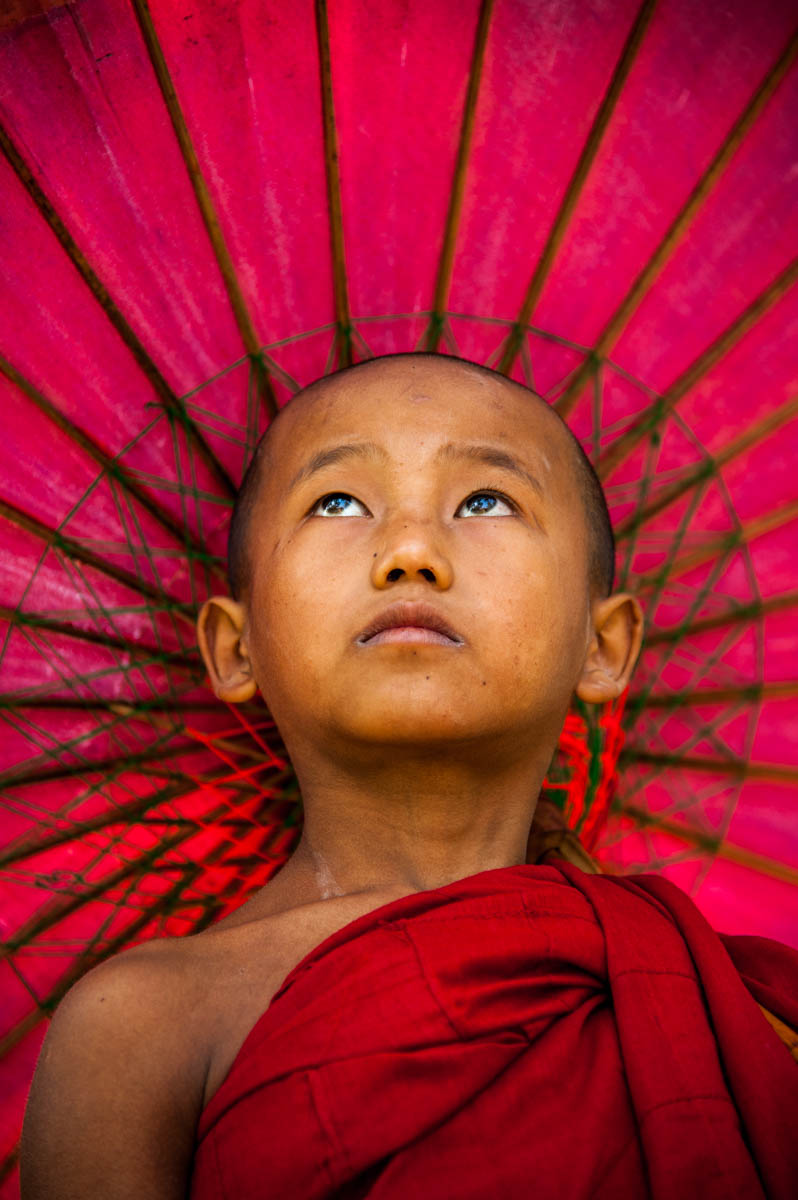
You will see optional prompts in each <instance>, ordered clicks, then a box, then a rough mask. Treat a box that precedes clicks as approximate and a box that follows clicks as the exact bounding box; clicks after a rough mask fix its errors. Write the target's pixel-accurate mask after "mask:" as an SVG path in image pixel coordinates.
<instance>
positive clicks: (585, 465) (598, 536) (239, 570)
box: [227, 352, 615, 600]
mask: <svg viewBox="0 0 798 1200" xmlns="http://www.w3.org/2000/svg"><path fill="white" fill-rule="evenodd" d="M400 360H401V361H404V362H406V363H407V366H408V367H411V366H413V365H414V364H416V363H427V364H429V363H430V362H431V361H432V362H434V364H435V365H436V366H437V365H439V364H440V365H441V366H442V367H443V368H444V369H446V370H448V369H451V371H452V373H453V374H455V373H461V372H465V373H467V374H468V375H471V376H472V377H473V373H474V372H476V373H478V375H480V376H482V377H483V378H484V379H485V380H486V381H490V382H491V383H496V382H500V383H501V384H502V385H503V386H506V387H508V388H512V389H516V390H517V391H518V392H520V393H522V394H523V395H524V396H525V397H526V398H527V399H528V401H529V403H530V404H536V405H542V406H543V407H544V408H545V409H546V411H547V412H548V413H549V414H550V415H551V418H552V420H553V421H554V422H556V423H557V425H558V426H559V429H560V430H561V432H562V436H563V437H564V438H565V440H566V441H567V444H568V446H569V448H570V461H571V463H572V465H573V474H574V480H575V482H576V484H577V488H578V491H579V495H580V497H581V501H582V507H583V509H584V514H585V518H586V524H587V533H588V555H589V562H588V574H589V579H590V584H591V589H592V590H593V592H594V593H595V594H596V595H599V596H608V595H609V594H610V592H611V591H612V586H613V580H614V577H615V539H614V536H613V532H612V524H611V521H610V515H609V511H608V509H607V502H606V499H605V497H604V492H603V489H602V487H601V483H600V482H599V479H598V476H597V475H596V473H595V471H594V469H593V466H592V464H591V462H590V460H589V459H588V457H587V455H586V454H585V452H584V450H583V449H582V446H581V445H580V443H579V441H578V439H577V438H576V437H574V435H573V433H572V432H571V430H570V429H569V428H568V426H567V425H566V424H565V422H564V421H563V420H562V419H561V418H560V417H559V415H558V414H557V413H556V412H555V411H554V409H552V408H551V407H550V406H549V405H548V404H547V403H546V401H545V400H543V399H542V398H541V397H540V396H538V395H537V394H536V393H535V392H533V391H531V390H530V389H529V388H527V387H524V385H523V384H520V383H517V382H516V381H515V380H510V379H507V378H506V376H504V375H500V374H499V373H498V372H496V371H492V370H490V368H488V367H485V366H482V364H480V363H474V362H471V361H469V360H468V359H463V358H458V357H456V356H454V355H441V354H433V353H428V352H417V353H414V354H389V355H384V356H382V357H379V358H372V359H367V360H366V361H365V362H361V363H356V364H355V365H354V366H351V367H346V368H345V369H344V370H342V371H337V372H335V373H334V374H333V375H329V376H324V377H323V378H321V379H318V380H316V381H315V382H314V383H311V384H309V385H308V387H306V388H303V389H302V390H301V391H300V392H298V393H297V394H296V396H294V398H293V399H292V400H291V402H290V403H289V404H288V405H287V406H286V407H285V408H284V409H282V410H281V411H280V413H279V414H278V416H277V417H276V418H275V419H274V420H273V421H272V423H271V425H270V426H269V428H268V429H267V430H266V432H265V433H264V435H263V437H262V438H261V439H260V442H259V443H258V446H257V448H256V450H255V453H254V454H253V456H252V459H251V461H250V464H249V466H248V468H247V471H246V473H245V475H244V478H243V480H242V483H241V487H240V489H239V491H238V495H237V497H236V502H235V505H234V507H233V514H232V518H231V521H230V531H229V536H228V545H227V561H228V578H229V583H230V591H231V593H232V595H233V597H234V598H235V599H236V600H238V599H241V598H242V597H243V596H244V595H245V594H246V592H247V589H248V583H249V576H250V555H249V526H250V520H251V517H252V514H253V511H254V508H255V504H256V501H257V498H258V496H259V494H260V491H261V487H262V485H263V482H264V478H265V475H266V469H267V467H268V463H269V459H270V455H271V452H272V450H273V448H274V444H275V442H276V441H277V438H278V434H279V431H280V429H281V428H282V427H283V426H284V425H285V423H286V421H287V419H289V418H290V417H291V416H293V415H295V414H296V413H297V411H298V410H299V409H301V408H303V407H304V406H305V405H306V404H308V403H311V402H315V400H317V399H320V398H321V396H323V394H324V393H325V391H327V390H328V389H330V388H331V387H338V386H339V384H340V382H341V381H342V380H344V379H349V382H351V376H352V375H353V374H354V373H356V372H371V371H374V370H377V369H379V367H380V364H383V363H394V364H396V363H397V361H400Z"/></svg>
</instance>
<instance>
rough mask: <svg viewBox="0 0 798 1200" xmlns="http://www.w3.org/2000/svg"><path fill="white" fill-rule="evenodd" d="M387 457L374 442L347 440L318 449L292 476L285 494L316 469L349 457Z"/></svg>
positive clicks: (322, 468)
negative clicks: (344, 442)
mask: <svg viewBox="0 0 798 1200" xmlns="http://www.w3.org/2000/svg"><path fill="white" fill-rule="evenodd" d="M387 457H388V455H387V453H386V452H385V450H383V448H382V446H378V445H377V443H376V442H348V443H346V444H344V445H341V446H330V448H329V449H327V450H319V452H318V454H314V455H313V457H312V458H311V459H309V460H308V461H307V462H306V463H305V464H304V466H302V467H300V468H299V470H298V471H297V473H296V475H295V476H294V478H293V479H292V480H291V482H290V483H289V485H288V487H287V489H286V494H287V493H288V492H292V491H293V490H294V488H295V487H298V486H299V484H300V483H304V481H305V480H306V479H310V477H311V475H315V474H316V473H317V471H323V470H324V468H325V467H332V466H334V465H335V464H336V463H339V462H345V461H346V460H347V459H349V458H371V459H374V458H379V459H382V460H384V459H386V458H387Z"/></svg>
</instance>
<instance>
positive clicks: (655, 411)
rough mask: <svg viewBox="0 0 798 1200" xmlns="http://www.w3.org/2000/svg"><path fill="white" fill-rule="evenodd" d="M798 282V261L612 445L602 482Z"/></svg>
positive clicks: (601, 462) (600, 467) (602, 469)
mask: <svg viewBox="0 0 798 1200" xmlns="http://www.w3.org/2000/svg"><path fill="white" fill-rule="evenodd" d="M796 280H798V258H794V259H793V260H792V262H790V263H788V264H787V266H786V267H785V268H784V269H783V270H782V271H780V272H779V274H778V275H777V276H776V278H775V279H773V280H772V281H771V283H769V284H768V286H767V287H766V288H765V289H764V290H763V291H762V292H760V293H759V295H758V296H756V297H755V299H754V300H752V301H751V303H750V304H748V305H747V306H746V307H745V308H744V309H743V311H742V312H741V313H740V314H739V316H737V317H736V318H735V319H734V320H733V321H732V322H731V324H730V325H727V326H726V328H725V329H724V330H723V331H722V332H721V333H719V334H718V336H717V337H716V338H715V340H714V341H713V342H711V343H710V345H709V346H707V348H706V350H704V351H703V352H702V353H701V354H699V356H698V357H697V358H696V359H694V361H693V362H692V363H691V364H690V365H689V366H688V367H687V368H686V369H685V370H684V371H683V372H682V374H681V375H680V376H679V377H678V378H677V379H676V380H675V381H674V382H673V383H672V384H671V385H670V387H669V388H668V389H667V390H666V391H665V392H663V394H662V396H661V397H660V398H659V399H658V400H655V401H654V403H653V404H652V405H651V406H650V408H648V409H647V410H646V411H645V412H644V413H642V415H641V416H640V417H638V419H637V420H636V421H635V422H634V424H633V425H632V426H631V428H629V429H628V430H627V431H626V433H624V434H622V435H621V436H620V437H619V438H618V439H617V440H616V441H614V442H613V443H612V445H611V446H610V448H609V449H608V450H607V451H606V453H605V454H603V455H602V456H601V458H600V459H599V462H598V472H599V475H600V476H601V478H602V479H606V478H608V477H609V476H610V475H611V474H612V472H613V471H616V470H617V469H618V467H619V466H620V465H621V463H623V462H625V461H626V459H627V458H628V457H629V455H630V454H631V453H632V451H633V450H634V448H635V447H636V446H637V444H638V442H639V441H641V439H642V438H644V437H645V436H646V435H647V434H648V433H652V432H653V431H654V430H656V429H657V428H658V427H659V426H660V425H661V424H662V421H663V418H664V417H665V416H666V415H667V414H668V413H669V412H670V410H671V409H672V408H674V407H675V406H676V405H677V404H678V403H679V401H680V400H681V399H682V398H683V397H684V396H686V395H687V393H688V392H689V391H691V389H692V388H694V387H695V385H696V384H697V383H698V381H699V380H700V379H701V378H703V376H704V375H706V374H707V373H708V372H709V371H710V370H711V369H712V368H713V367H714V366H716V365H717V363H719V362H720V360H721V359H722V358H724V357H725V356H726V354H728V353H729V351H730V350H732V349H733V348H734V347H735V346H736V345H737V343H738V342H739V341H740V340H741V339H742V338H743V337H744V336H745V334H746V333H748V331H749V329H751V328H752V327H753V326H754V325H755V324H756V322H757V321H759V320H760V319H761V318H762V317H763V316H764V315H765V313H766V312H767V311H768V310H769V309H770V308H772V307H773V305H774V304H775V303H776V302H777V301H778V300H780V299H781V298H782V296H784V295H786V293H787V291H788V290H789V289H790V288H791V287H792V285H793V284H794V283H795V281H796Z"/></svg>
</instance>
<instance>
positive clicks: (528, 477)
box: [438, 442, 546, 499]
mask: <svg viewBox="0 0 798 1200" xmlns="http://www.w3.org/2000/svg"><path fill="white" fill-rule="evenodd" d="M438 458H445V459H450V460H452V461H456V460H458V459H470V460H471V461H472V462H480V463H485V464H486V465H487V466H489V467H498V468H499V469H500V470H502V471H512V473H513V474H514V475H518V476H519V478H521V479H523V480H524V481H525V482H526V483H528V484H530V485H531V487H533V488H534V490H535V491H536V492H537V494H538V495H539V496H540V497H541V499H543V498H544V497H545V494H546V493H545V489H544V487H543V484H542V483H541V482H540V480H539V479H538V478H537V477H536V476H535V475H533V474H532V473H531V472H530V471H527V469H526V467H522V466H521V464H520V463H519V462H518V460H517V459H515V458H513V456H512V454H508V453H507V451H506V450H501V449H500V448H499V447H498V446H460V445H457V444H456V443H454V442H447V443H446V445H445V446H441V448H440V450H439V451H438Z"/></svg>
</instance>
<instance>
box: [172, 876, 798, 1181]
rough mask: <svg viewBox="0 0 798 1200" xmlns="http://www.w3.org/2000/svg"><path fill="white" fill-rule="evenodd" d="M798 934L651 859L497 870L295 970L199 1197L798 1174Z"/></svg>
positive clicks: (212, 1140) (408, 901) (253, 1050)
mask: <svg viewBox="0 0 798 1200" xmlns="http://www.w3.org/2000/svg"><path fill="white" fill-rule="evenodd" d="M757 1001H760V1002H761V1003H762V1004H764V1005H766V1006H767V1008H768V1009H769V1010H770V1011H772V1012H773V1013H775V1015H776V1016H777V1017H779V1018H780V1019H782V1020H784V1021H786V1022H787V1023H788V1024H791V1025H792V1026H793V1027H795V1026H796V1025H798V952H796V951H795V950H793V949H791V948H789V947H787V946H784V945H782V944H780V943H778V942H775V941H772V940H770V939H767V938H759V937H745V936H731V935H724V934H719V933H716V932H715V931H714V930H713V929H712V928H711V927H710V925H709V924H708V923H707V922H706V920H705V918H704V917H703V916H702V915H701V913H700V912H699V910H698V909H697V908H696V906H695V905H694V903H693V902H692V901H691V900H690V899H689V898H688V897H686V896H685V895H684V894H683V893H682V892H680V891H679V889H678V888H676V887H675V886H674V885H673V884H671V883H669V882H668V881H667V880H664V879H662V878H659V877H655V876H652V875H643V876H637V877H636V878H635V879H629V878H619V877H612V876H602V875H588V874H585V873H584V872H582V871H581V870H579V868H577V867H575V866H573V865H572V864H569V863H562V864H558V865H556V866H555V865H533V866H516V867H506V868H501V869H498V870H491V871H484V872H481V873H480V874H478V875H475V876H472V877H470V878H468V879H463V880H458V881H457V882H455V883H452V884H449V885H448V886H446V887H442V888H439V889H435V890H433V891H428V892H423V893H419V894H416V895H412V896H408V897H405V898H403V899H401V900H397V901H394V902H392V903H390V904H387V905H384V906H383V907H381V908H378V909H376V910H375V911H373V912H371V913H368V914H366V915H365V916H363V917H360V918H359V919H357V920H356V921H353V922H352V923H350V924H349V925H347V926H346V927H345V928H343V929H342V930H340V931H338V932H337V933H335V934H333V935H332V936H331V937H329V938H327V939H326V940H325V941H324V942H323V943H322V944H321V945H320V946H318V947H316V949H315V950H313V951H312V952H311V953H310V954H308V955H307V956H306V957H305V958H304V959H303V960H302V961H301V962H300V963H299V964H298V965H297V966H296V967H295V968H294V970H292V971H291V972H290V974H289V975H288V977H287V978H286V979H285V981H284V982H283V984H282V986H281V987H280V989H279V991H278V992H277V993H276V995H275V996H274V998H273V1000H272V1002H271V1003H270V1005H269V1006H268V1008H267V1009H266V1010H265V1012H264V1013H263V1014H262V1016H261V1017H260V1018H259V1019H258V1021H257V1022H256V1023H255V1025H254V1027H253V1028H252V1029H251V1031H250V1033H249V1034H248V1036H247V1037H246V1039H245V1041H244V1043H243V1045H242V1047H241V1049H240V1051H239V1053H238V1056H237V1058H236V1060H235V1061H234V1063H233V1065H232V1067H231V1069H230V1071H229V1072H228V1074H227V1076H226V1078H225V1079H224V1081H223V1082H222V1084H221V1086H220V1088H219V1089H218V1091H217V1092H216V1094H215V1095H214V1096H213V1097H212V1099H211V1100H210V1102H209V1104H208V1105H207V1106H206V1108H205V1110H204V1112H203V1113H202V1116H201V1119H200V1122H199V1126H198V1131H197V1147H196V1154H195V1161H194V1173H193V1179H192V1186H191V1200H222V1198H225V1200H255V1198H256V1197H270V1198H272V1197H283V1196H285V1197H288V1196H291V1197H302V1198H303V1200H305V1198H308V1200H310V1198H312V1197H326V1196H341V1197H364V1196H368V1197H371V1198H373V1200H394V1198H396V1200H399V1198H400V1197H401V1198H403V1200H404V1198H406V1197H413V1198H414V1200H419V1198H420V1200H424V1198H426V1197H430V1198H443V1197H445V1198H446V1200H470V1198H472V1197H473V1198H474V1200H476V1198H477V1197H479V1200H483V1198H484V1197H485V1196H490V1197H491V1198H497V1200H501V1198H505V1197H506V1198H508V1200H515V1198H516V1197H518V1198H521V1197H529V1196H535V1197H538V1198H539V1200H548V1198H549V1197H551V1198H552V1200H553V1198H555V1197H556V1198H557V1200H570V1198H572V1197H573V1198H577V1197H584V1198H588V1197H591V1198H595V1197H624V1198H625V1200H627V1198H630V1197H643V1196H651V1197H654V1198H656V1200H673V1198H674V1197H680V1198H681V1197H693V1196H696V1197H697V1196H701V1198H702V1200H733V1198H736V1197H740V1198H742V1197H746V1198H748V1197H763V1196H767V1197H770V1198H773V1200H781V1198H783V1200H788V1197H789V1198H790V1200H792V1197H793V1196H794V1195H795V1194H796V1190H797V1189H798V1138H796V1136H795V1130H796V1128H798V1066H797V1065H796V1063H795V1062H794V1061H793V1059H792V1058H791V1056H790V1053H789V1051H788V1050H787V1048H786V1047H785V1046H784V1045H783V1044H782V1043H781V1041H780V1040H779V1037H778V1036H777V1034H776V1033H775V1032H774V1031H773V1029H772V1028H771V1027H770V1025H769V1023H768V1021H767V1020H766V1019H765V1018H764V1017H763V1015H762V1013H761V1011H760V1009H759V1007H758V1003H757Z"/></svg>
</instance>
